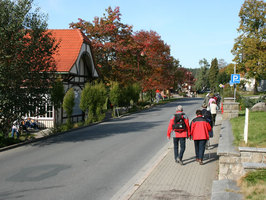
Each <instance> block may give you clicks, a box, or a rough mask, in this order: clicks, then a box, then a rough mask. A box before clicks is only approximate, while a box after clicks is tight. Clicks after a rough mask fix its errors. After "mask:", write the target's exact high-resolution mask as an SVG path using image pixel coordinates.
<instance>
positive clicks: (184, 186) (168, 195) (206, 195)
mask: <svg viewBox="0 0 266 200" xmlns="http://www.w3.org/2000/svg"><path fill="white" fill-rule="evenodd" d="M221 120H222V117H221V115H220V114H218V115H217V123H216V124H217V125H216V126H215V127H214V137H213V138H211V140H210V143H211V148H210V150H206V151H205V158H204V161H203V162H204V165H199V164H198V162H196V161H195V151H194V142H193V141H192V140H191V141H190V140H187V143H186V145H187V146H186V151H185V154H184V157H183V161H184V165H183V166H181V165H179V164H177V163H175V161H174V152H173V145H171V147H170V149H169V152H168V153H167V154H166V156H165V157H164V158H163V159H162V160H161V162H159V164H158V165H157V166H156V167H155V169H154V170H153V171H152V172H151V173H150V174H149V176H148V177H147V178H146V180H145V181H144V182H143V183H142V184H141V185H140V186H139V188H138V189H137V190H136V191H135V192H134V193H133V195H131V197H130V198H129V199H130V200H140V199H141V200H172V199H176V200H183V199H186V200H187V199H189V200H190V199H197V200H203V199H204V200H205V199H211V191H212V182H213V180H217V176H218V156H217V154H216V152H217V147H218V141H219V135H220V128H221Z"/></svg>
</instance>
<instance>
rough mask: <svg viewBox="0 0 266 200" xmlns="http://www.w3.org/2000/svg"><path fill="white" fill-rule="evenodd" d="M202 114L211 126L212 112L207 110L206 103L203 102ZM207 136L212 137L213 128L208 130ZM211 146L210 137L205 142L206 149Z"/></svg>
mask: <svg viewBox="0 0 266 200" xmlns="http://www.w3.org/2000/svg"><path fill="white" fill-rule="evenodd" d="M201 111H202V116H203V117H204V118H205V119H206V120H207V122H208V123H209V124H210V125H211V128H213V126H212V125H213V124H212V114H211V112H210V111H209V110H207V105H206V104H205V103H204V104H203V105H202V110H201ZM209 137H210V138H212V137H213V129H212V130H211V131H209ZM210 146H211V143H210V139H209V140H208V141H207V142H206V149H209V148H210Z"/></svg>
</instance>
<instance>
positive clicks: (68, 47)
mask: <svg viewBox="0 0 266 200" xmlns="http://www.w3.org/2000/svg"><path fill="white" fill-rule="evenodd" d="M48 31H50V32H51V33H52V35H53V37H55V39H56V41H57V42H60V45H59V48H58V53H57V54H55V55H54V59H55V62H56V69H57V71H58V72H69V71H70V69H71V68H72V66H73V65H74V64H75V62H76V60H77V58H78V55H79V53H80V50H81V47H82V44H83V43H87V44H89V43H90V42H89V39H88V38H87V37H86V36H85V35H84V34H83V33H82V32H81V31H80V30H79V29H50V30H48Z"/></svg>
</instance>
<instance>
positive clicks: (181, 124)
mask: <svg viewBox="0 0 266 200" xmlns="http://www.w3.org/2000/svg"><path fill="white" fill-rule="evenodd" d="M183 115H184V114H175V118H174V124H173V126H172V128H173V130H174V131H176V132H182V131H185V130H186V124H185V121H184V117H183Z"/></svg>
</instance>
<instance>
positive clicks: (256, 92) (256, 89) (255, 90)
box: [253, 79, 258, 95]
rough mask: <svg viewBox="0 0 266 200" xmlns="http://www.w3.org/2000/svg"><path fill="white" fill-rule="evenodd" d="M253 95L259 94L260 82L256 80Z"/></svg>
mask: <svg viewBox="0 0 266 200" xmlns="http://www.w3.org/2000/svg"><path fill="white" fill-rule="evenodd" d="M253 94H254V95H255V94H258V81H257V80H256V79H255V84H254V89H253Z"/></svg>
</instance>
